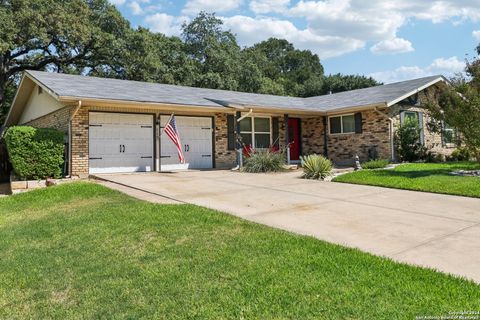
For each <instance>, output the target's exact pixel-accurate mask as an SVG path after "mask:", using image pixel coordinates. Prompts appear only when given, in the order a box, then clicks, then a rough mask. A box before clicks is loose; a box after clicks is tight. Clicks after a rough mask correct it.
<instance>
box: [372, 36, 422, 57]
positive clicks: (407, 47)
mask: <svg viewBox="0 0 480 320" xmlns="http://www.w3.org/2000/svg"><path fill="white" fill-rule="evenodd" d="M370 51H371V52H372V53H375V54H386V53H390V54H392V53H403V52H411V51H414V49H413V46H412V43H411V42H410V41H408V40H405V39H402V38H393V39H387V40H383V41H380V42H378V43H377V44H375V45H374V46H372V47H371V48H370Z"/></svg>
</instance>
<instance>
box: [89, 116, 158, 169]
mask: <svg viewBox="0 0 480 320" xmlns="http://www.w3.org/2000/svg"><path fill="white" fill-rule="evenodd" d="M153 119H154V117H153V115H146V114H127V113H107V112H90V114H89V134H88V137H89V172H90V173H109V172H135V171H152V170H153V162H154V161H153V160H154V159H153Z"/></svg>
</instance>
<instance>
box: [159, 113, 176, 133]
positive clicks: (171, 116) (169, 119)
mask: <svg viewBox="0 0 480 320" xmlns="http://www.w3.org/2000/svg"><path fill="white" fill-rule="evenodd" d="M174 115H175V112H172V114H171V115H170V118H168V121H167V122H165V124H164V125H163V130H162V131H165V127H166V126H167V124H169V123H170V121H171V120H172V118H173V116H174Z"/></svg>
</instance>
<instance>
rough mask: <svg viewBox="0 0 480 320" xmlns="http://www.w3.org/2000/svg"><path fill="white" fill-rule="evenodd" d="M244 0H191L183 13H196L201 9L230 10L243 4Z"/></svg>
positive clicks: (208, 10) (211, 10) (217, 11)
mask: <svg viewBox="0 0 480 320" xmlns="http://www.w3.org/2000/svg"><path fill="white" fill-rule="evenodd" d="M242 3H243V0H220V1H219V0H189V1H187V3H186V4H185V7H184V8H183V10H182V13H183V14H188V15H196V14H197V13H199V12H200V11H202V10H203V11H207V12H216V13H222V12H228V11H231V10H234V9H237V8H238V7H240V5H242Z"/></svg>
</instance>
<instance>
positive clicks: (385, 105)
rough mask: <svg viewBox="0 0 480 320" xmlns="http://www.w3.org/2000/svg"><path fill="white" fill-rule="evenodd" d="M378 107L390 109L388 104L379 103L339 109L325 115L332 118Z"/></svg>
mask: <svg viewBox="0 0 480 320" xmlns="http://www.w3.org/2000/svg"><path fill="white" fill-rule="evenodd" d="M378 107H388V105H387V103H386V102H379V103H374V104H367V105H362V106H354V107H344V108H338V109H335V110H331V111H324V113H325V115H327V116H331V115H336V114H342V113H347V112H358V111H365V110H371V109H375V108H378Z"/></svg>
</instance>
